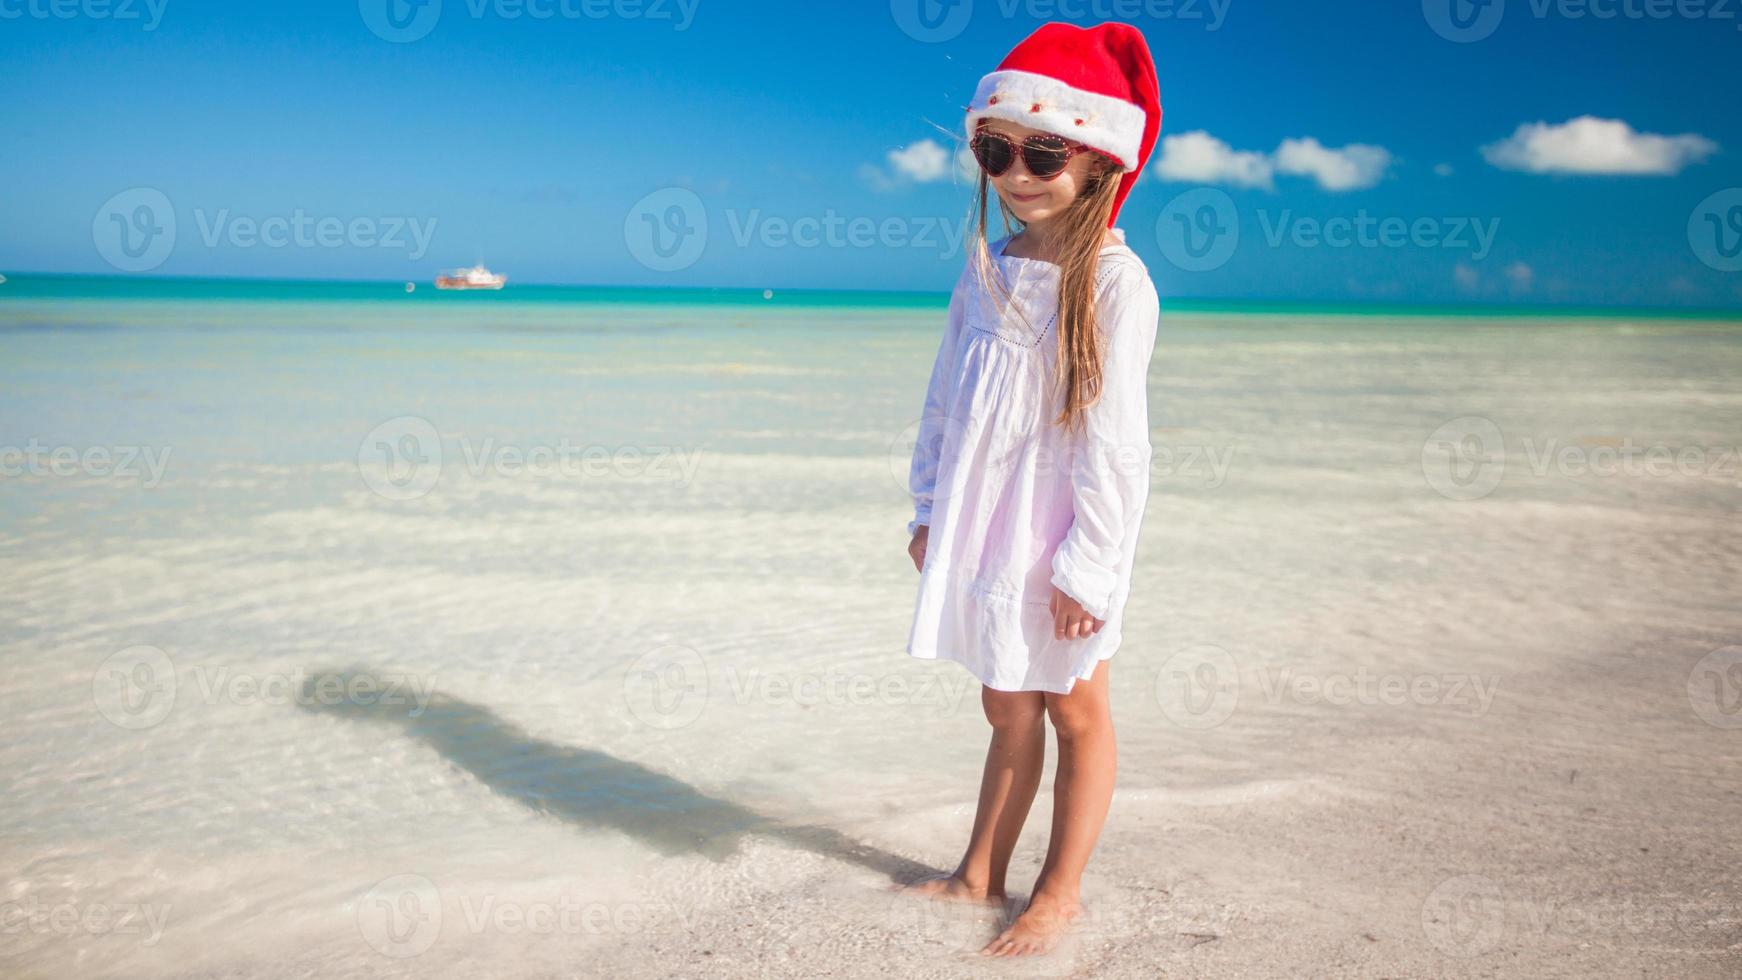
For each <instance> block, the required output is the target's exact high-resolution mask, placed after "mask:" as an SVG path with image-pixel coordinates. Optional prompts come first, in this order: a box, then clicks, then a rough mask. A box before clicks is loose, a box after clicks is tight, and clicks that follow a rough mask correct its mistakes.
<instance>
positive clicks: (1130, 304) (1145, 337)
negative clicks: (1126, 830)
mask: <svg viewBox="0 0 1742 980" xmlns="http://www.w3.org/2000/svg"><path fill="white" fill-rule="evenodd" d="M1113 234H1114V236H1115V237H1116V238H1117V239H1118V242H1119V243H1118V244H1116V245H1108V246H1106V247H1105V248H1103V249H1102V251H1101V255H1100V264H1099V270H1098V272H1097V275H1096V295H1095V308H1096V316H1097V319H1098V320H1099V324H1100V328H1101V331H1102V334H1101V336H1102V343H1101V350H1102V357H1103V359H1104V360H1103V366H1102V388H1101V397H1100V400H1099V401H1098V402H1096V404H1095V405H1094V406H1093V407H1091V408H1090V409H1089V410H1088V412H1087V415H1086V422H1087V425H1086V429H1081V430H1078V431H1075V432H1073V433H1071V434H1070V436H1069V437H1066V436H1065V435H1064V433H1063V431H1062V430H1061V429H1060V428H1059V426H1057V425H1055V424H1053V422H1052V420H1053V419H1054V418H1056V417H1057V416H1058V413H1059V410H1060V408H1061V407H1062V405H1063V396H1062V393H1055V392H1052V391H1051V390H1050V387H1049V385H1048V377H1049V372H1050V371H1051V369H1052V365H1053V362H1054V361H1055V360H1057V357H1058V350H1057V343H1058V338H1057V335H1056V332H1055V328H1056V326H1057V324H1056V318H1057V314H1058V273H1059V268H1058V266H1056V265H1053V264H1052V263H1050V262H1046V261H1043V260H1040V259H1030V258H1023V257H1021V256H1011V255H1005V254H1003V253H1004V247H1005V245H1007V244H1008V243H1009V241H1010V238H1009V236H1006V237H1005V238H1002V239H999V240H998V241H997V242H994V243H992V244H991V246H990V248H991V252H992V256H993V263H994V265H995V266H996V267H997V269H998V270H999V272H1000V274H1001V275H1003V276H1004V277H1005V282H1006V283H1007V285H1008V286H1009V288H1010V294H1011V299H1010V302H1009V305H1010V306H1011V307H1014V308H1015V309H1007V310H1003V311H1001V310H1000V309H999V308H998V306H999V298H998V296H997V295H996V294H988V292H987V291H986V290H985V289H984V288H981V285H982V284H980V283H979V282H978V278H977V277H976V276H975V275H974V274H973V271H972V270H973V266H972V263H969V264H968V265H967V267H966V268H965V269H964V270H963V272H962V275H961V278H960V279H958V280H957V282H956V287H955V290H954V292H953V294H952V295H951V297H950V312H949V319H948V325H947V326H946V328H945V331H944V337H943V341H942V343H941V344H940V345H939V346H938V353H937V360H936V362H935V363H934V364H933V366H932V373H931V381H930V383H929V385H928V386H927V390H926V396H925V410H924V413H923V416H922V418H921V421H920V427H919V436H918V439H917V441H916V445H915V448H914V455H913V463H912V467H911V469H910V472H909V488H910V489H911V491H912V493H913V499H914V519H913V521H911V522H910V523H909V524H908V533H909V534H910V535H911V534H912V533H913V532H914V530H915V529H916V528H917V527H918V526H919V525H922V524H923V525H927V526H929V527H930V529H931V530H930V534H929V537H928V539H927V547H926V556H925V563H924V568H923V569H922V570H921V572H920V580H919V597H918V600H917V603H916V605H915V609H914V618H913V628H912V631H911V633H910V634H909V636H908V641H907V652H908V653H910V654H912V655H913V656H915V657H921V658H924V659H944V660H954V661H956V662H957V663H960V664H962V665H963V666H964V667H966V668H968V670H969V671H970V672H972V673H973V675H974V676H975V677H977V678H979V680H980V683H982V684H984V685H986V686H987V687H989V688H992V689H994V690H998V691H1050V692H1053V693H1057V694H1068V693H1070V691H1071V688H1072V687H1073V686H1074V685H1075V684H1076V682H1077V681H1078V680H1079V679H1082V680H1086V679H1088V678H1089V677H1090V676H1092V675H1093V674H1094V671H1095V667H1096V665H1097V664H1099V663H1100V662H1101V661H1102V660H1105V659H1107V658H1109V657H1111V656H1113V654H1114V652H1115V651H1116V650H1118V648H1119V642H1120V638H1121V630H1122V628H1123V626H1124V610H1125V600H1126V597H1127V596H1128V595H1129V594H1130V591H1131V565H1132V560H1133V558H1134V557H1135V556H1136V553H1137V536H1138V530H1139V527H1140V525H1141V524H1142V522H1143V512H1144V507H1145V505H1146V504H1147V502H1148V498H1149V464H1150V458H1151V446H1150V441H1149V404H1148V397H1147V387H1148V385H1147V381H1148V375H1149V359H1150V354H1151V353H1152V352H1153V351H1154V349H1155V333H1156V326H1157V323H1158V322H1159V320H1160V317H1161V303H1160V300H1159V299H1158V297H1157V295H1156V291H1155V284H1154V283H1152V282H1151V281H1150V278H1149V270H1148V269H1147V268H1145V266H1144V265H1143V261H1142V260H1141V259H1139V258H1138V257H1137V254H1136V253H1135V252H1133V251H1132V250H1131V249H1130V248H1129V247H1128V246H1127V245H1125V244H1124V242H1125V235H1124V232H1123V231H1122V230H1120V229H1114V230H1113ZM1018 311H1020V313H1021V315H1018ZM1055 585H1056V586H1058V588H1059V589H1061V590H1062V591H1064V592H1065V593H1066V594H1067V595H1070V596H1071V597H1072V598H1074V599H1076V600H1077V601H1078V602H1080V603H1081V604H1082V606H1083V608H1084V609H1085V610H1086V611H1087V612H1088V613H1089V614H1090V615H1092V616H1094V617H1095V618H1097V619H1100V620H1103V621H1105V623H1106V625H1105V626H1103V627H1102V629H1101V631H1100V632H1099V633H1096V634H1095V635H1093V636H1090V637H1086V638H1080V639H1069V640H1058V639H1054V636H1053V617H1052V614H1051V612H1050V611H1049V610H1048V603H1049V601H1050V599H1051V596H1052V587H1053V586H1055Z"/></svg>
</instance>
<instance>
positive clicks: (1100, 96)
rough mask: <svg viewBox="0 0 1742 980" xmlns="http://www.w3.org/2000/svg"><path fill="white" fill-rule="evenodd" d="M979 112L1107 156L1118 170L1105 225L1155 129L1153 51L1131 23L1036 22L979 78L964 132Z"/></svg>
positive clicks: (1157, 102)
mask: <svg viewBox="0 0 1742 980" xmlns="http://www.w3.org/2000/svg"><path fill="white" fill-rule="evenodd" d="M982 119H1004V120H1007V121H1009V122H1013V123H1019V124H1021V125H1023V126H1027V127H1029V128H1031V129H1039V130H1044V131H1046V132H1049V133H1054V134H1057V135H1059V136H1063V137H1064V138H1066V139H1069V140H1075V141H1076V142H1078V143H1083V144H1085V145H1087V146H1090V147H1093V148H1094V149H1097V150H1100V151H1101V152H1102V153H1105V154H1106V155H1108V156H1110V157H1112V158H1113V160H1114V161H1115V162H1116V163H1118V165H1119V166H1120V168H1122V169H1123V170H1124V171H1125V175H1124V176H1123V177H1121V178H1120V179H1119V191H1118V193H1117V194H1116V195H1115V196H1114V198H1113V214H1112V216H1110V217H1109V218H1108V219H1107V227H1109V228H1111V227H1112V226H1113V221H1114V219H1116V218H1118V216H1119V208H1120V207H1121V206H1123V205H1124V203H1125V198H1126V195H1128V194H1130V193H1131V185H1132V184H1135V183H1136V182H1137V175H1138V174H1139V173H1141V172H1142V170H1143V165H1144V164H1146V163H1148V162H1149V153H1150V151H1151V150H1153V149H1154V148H1155V138H1156V136H1157V135H1158V134H1159V133H1160V132H1161V93H1160V91H1159V88H1158V86H1157V84H1156V80H1155V59H1153V58H1151V57H1150V55H1149V45H1148V43H1147V42H1145V41H1144V40H1143V34H1142V32H1140V31H1138V30H1137V28H1135V27H1132V26H1131V25H1130V24H1122V23H1117V22H1108V23H1105V24H1096V25H1095V26H1094V27H1077V26H1076V25H1074V24H1061V23H1050V24H1042V25H1041V26H1040V28H1039V29H1038V30H1036V31H1035V32H1034V33H1033V34H1030V35H1029V36H1028V37H1026V38H1024V39H1023V41H1022V43H1021V44H1018V45H1017V46H1016V47H1015V48H1013V49H1012V50H1011V52H1010V53H1009V54H1007V55H1005V56H1004V60H1003V61H1002V62H1000V63H999V64H998V68H997V70H996V71H994V72H992V73H991V74H990V75H987V76H985V77H984V78H982V79H980V85H979V87H978V88H976V89H975V90H974V101H973V102H972V103H971V104H969V106H968V125H967V131H968V138H969V139H972V138H973V136H974V129H975V127H977V126H978V125H979V124H980V121H981V120H982Z"/></svg>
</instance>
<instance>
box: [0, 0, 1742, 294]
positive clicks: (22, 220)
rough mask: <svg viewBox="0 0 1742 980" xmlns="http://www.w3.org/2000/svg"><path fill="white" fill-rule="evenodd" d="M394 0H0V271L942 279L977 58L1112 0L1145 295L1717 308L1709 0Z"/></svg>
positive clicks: (1732, 10)
mask: <svg viewBox="0 0 1742 980" xmlns="http://www.w3.org/2000/svg"><path fill="white" fill-rule="evenodd" d="M389 2H392V3H395V4H402V3H404V2H405V0H360V2H359V0H301V2H296V3H289V2H284V3H271V2H257V3H256V2H250V3H235V2H227V0H0V81H3V82H4V85H5V91H6V92H7V98H6V99H4V100H3V101H0V132H4V133H5V134H6V136H5V143H6V149H5V152H4V153H3V154H0V186H3V187H4V188H5V192H4V195H3V196H0V271H6V272H29V271H38V272H71V273H115V272H116V271H118V270H120V271H129V272H131V271H133V268H132V267H138V271H139V272H141V273H148V274H156V275H212V276H247V277H282V278H346V279H407V280H417V281H427V280H428V279H429V278H430V277H431V276H433V275H434V274H435V273H436V272H437V271H439V270H442V269H446V268H451V267H454V266H458V265H467V264H470V263H472V262H473V261H475V260H480V259H482V260H485V261H487V262H489V263H490V264H491V265H492V266H493V267H495V268H497V269H498V270H499V271H503V272H506V273H508V274H509V275H510V276H511V277H512V278H513V280H514V281H520V282H551V283H601V284H605V283H621V284H636V285H658V284H670V285H700V286H748V287H771V288H793V287H824V288H826V287H838V288H866V289H922V290H943V289H947V288H948V287H949V285H950V283H951V282H953V280H954V278H955V276H956V274H957V272H958V271H959V270H960V266H961V262H962V253H961V249H960V247H959V245H957V244H956V241H957V237H958V236H959V234H960V230H961V223H962V220H963V218H964V216H965V214H966V212H967V207H968V203H969V201H968V190H969V186H968V185H967V184H966V183H965V182H964V181H962V180H961V178H960V177H958V176H957V170H956V164H955V161H954V160H953V159H952V155H953V153H954V151H955V149H956V147H954V146H953V145H951V144H950V142H949V139H950V137H949V135H948V134H949V132H950V131H952V130H953V129H954V128H955V127H958V126H959V125H960V122H961V107H962V106H964V105H965V104H966V103H967V101H968V99H969V98H970V97H971V95H972V93H973V89H974V84H975V82H976V81H977V80H978V78H979V76H980V75H981V74H983V73H985V72H987V71H990V70H992V69H993V68H994V67H995V65H996V64H997V62H998V60H999V59H1000V58H1001V57H1002V56H1003V55H1004V53H1005V52H1006V51H1008V50H1009V48H1010V47H1011V46H1012V45H1014V44H1015V43H1016V42H1017V41H1019V40H1020V39H1021V38H1023V37H1024V36H1026V35H1027V34H1028V33H1029V32H1030V31H1032V30H1033V29H1034V28H1035V27H1037V26H1038V25H1039V24H1041V23H1043V22H1045V21H1047V20H1068V21H1072V22H1074V23H1079V24H1084V25H1087V24H1091V23H1095V22H1097V21H1100V20H1106V19H1120V20H1127V21H1129V22H1131V23H1134V24H1135V25H1136V26H1138V27H1139V28H1140V29H1141V30H1143V32H1144V34H1145V35H1146V37H1147V38H1148V40H1149V43H1150V47H1151V50H1152V51H1153V53H1154V54H1155V57H1156V61H1157V65H1158V71H1159V75H1160V79H1161V87H1162V97H1163V102H1164V105H1165V110H1166V115H1165V121H1164V123H1163V137H1164V139H1169V140H1170V142H1169V144H1168V145H1167V146H1166V147H1165V148H1164V147H1158V148H1157V151H1156V154H1155V157H1154V158H1153V159H1152V161H1151V165H1150V172H1148V173H1146V175H1145V177H1144V179H1143V180H1142V182H1141V183H1140V184H1139V185H1138V187H1137V189H1136V190H1135V191H1134V192H1133V194H1132V196H1131V199H1130V201H1129V202H1128V203H1127V204H1126V206H1125V209H1124V211H1123V213H1122V216H1121V220H1120V226H1121V227H1123V228H1124V229H1125V230H1126V232H1127V235H1128V240H1129V241H1130V242H1131V244H1132V245H1133V247H1134V248H1136V249H1137V251H1138V252H1139V254H1140V255H1142V256H1143V258H1144V259H1145V261H1146V262H1147V263H1148V264H1149V266H1150V269H1151V271H1152V273H1153V274H1154V276H1155V278H1156V281H1157V284H1158V286H1159V287H1160V288H1161V291H1162V293H1163V295H1164V296H1179V297H1226V298H1260V299H1276V300H1319V301H1332V302H1337V301H1349V300H1356V301H1359V300H1379V301H1387V302H1392V301H1406V302H1407V301H1413V302H1458V301H1483V302H1558V303H1581V304H1584V303H1591V304H1623V305H1632V304H1664V305H1707V306H1742V271H1736V269H1735V267H1736V266H1737V265H1738V264H1742V260H1738V259H1737V258H1736V257H1735V256H1734V255H1733V250H1734V249H1735V247H1736V246H1737V243H1738V241H1739V240H1742V191H1733V192H1731V193H1729V194H1726V193H1725V192H1726V191H1732V189H1735V188H1742V113H1738V112H1737V111H1736V110H1735V102H1734V93H1735V92H1736V90H1737V66H1738V65H1742V4H1737V3H1734V2H1732V3H1727V4H1723V5H1719V4H1718V3H1717V0H1711V2H1710V3H1699V4H1696V3H1695V2H1694V0H1682V3H1683V6H1682V7H1680V8H1677V7H1676V6H1675V4H1674V3H1667V2H1664V0H1595V2H1594V3H1590V2H1586V0H1556V2H1553V3H1550V2H1549V0H1493V2H1492V3H1491V4H1490V5H1489V6H1488V7H1485V8H1472V7H1468V6H1467V5H1466V4H1467V0H1446V2H1445V3H1444V4H1439V6H1440V7H1445V6H1446V4H1450V3H1454V2H1455V3H1457V4H1458V5H1459V8H1460V10H1461V12H1462V13H1463V14H1465V15H1467V16H1465V17H1464V18H1463V19H1460V20H1457V21H1453V20H1449V19H1447V18H1448V13H1447V11H1445V10H1439V11H1438V12H1437V13H1436V4H1438V3H1439V0H1427V2H1426V3H1425V4H1424V3H1423V2H1419V0H1399V2H1396V3H1371V2H1359V3H1357V2H1344V3H1325V4H1318V3H1311V4H1309V3H1299V2H1285V0H1215V2H1214V3H1211V2H1210V0H1195V2H1192V0H1174V2H1169V0H1153V2H1143V0H1131V2H1128V3H1119V2H1115V0H1098V2H1091V0H1080V2H1071V0H1065V2H1062V3H1061V2H1043V0H1030V2H1016V0H972V2H971V3H970V2H966V0H962V2H957V3H955V4H953V5H944V6H938V5H936V4H935V0H911V2H910V0H894V2H892V3H891V2H877V0H870V2H864V3H855V4H814V3H803V4H801V3H785V2H769V0H756V2H750V0H744V2H737V3H725V2H715V0H585V2H583V0H441V2H440V3H433V2H426V4H425V6H424V7H423V8H422V9H421V10H419V9H418V8H414V7H405V8H402V9H401V10H400V11H399V12H400V13H402V14H405V15H407V18H409V19H403V20H400V21H391V20H388V19H386V13H387V11H386V10H385V7H386V5H387V4H388V3H389ZM921 2H923V3H925V4H927V6H926V7H925V8H923V9H922V8H921V7H920V6H919V4H920V3H921ZM1666 8H1667V11H1668V13H1669V14H1670V16H1667V17H1666V16H1658V15H1655V14H1661V13H1662V12H1664V11H1665V9H1666ZM1678 9H1679V10H1680V11H1681V13H1679V14H1678V13H1676V10H1678ZM1495 11H1498V12H1499V15H1500V16H1499V19H1498V20H1497V21H1496V20H1495V19H1494V17H1495ZM1598 12H1601V13H1607V14H1610V15H1611V16H1604V17H1599V16H1597V15H1596V14H1597V13H1598ZM534 13H542V14H548V15H549V16H533V14H534ZM922 13H929V14H930V15H931V17H930V19H924V18H922V16H921V14H922ZM1694 14H1697V16H1696V15H1694ZM418 17H422V18H423V19H421V20H419V19H418ZM395 23H399V24H402V25H405V26H403V27H395V26H394V24H395ZM1456 25H1468V26H1463V27H1460V26H1456ZM383 35H386V37H384V36H383ZM1453 38H1461V39H1462V40H1461V41H1460V40H1455V39H1453ZM1534 124H1543V125H1542V126H1541V128H1539V129H1531V130H1523V131H1521V130H1520V127H1523V126H1529V125H1534ZM927 140H930V141H932V144H927V143H926V142H925V141H927ZM934 144H935V145H934ZM1484 148H1487V150H1486V152H1485V151H1484ZM892 152H896V153H897V155H896V156H894V157H892V156H891V153H892ZM1169 178H1171V179H1169ZM142 195H145V196H142ZM1181 195H1187V196H1185V197H1183V198H1182V197H1181ZM141 202H144V203H145V205H146V206H147V208H148V209H149V210H148V211H147V212H146V213H145V214H144V215H143V218H142V220H143V221H144V223H143V224H140V225H138V226H137V231H135V230H133V229H130V228H129V227H128V226H129V223H130V222H132V221H133V220H134V219H135V218H136V217H141V215H140V210H139V209H140V207H141ZM164 210H167V211H168V212H169V215H168V217H169V219H170V220H172V221H173V224H174V235H173V239H171V238H169V237H168V236H166V235H165V234H163V233H164V231H165V228H166V226H165V224H164V223H163V222H162V220H160V219H162V218H163V217H164V215H162V214H161V212H162V211H164ZM1339 219H1341V221H1343V222H1347V223H1348V224H1347V225H1346V226H1345V225H1339V224H1338V220H1339ZM1358 221H1363V222H1365V223H1366V224H1367V227H1368V228H1369V237H1368V239H1367V240H1365V242H1363V241H1352V242H1351V243H1350V244H1347V245H1346V246H1344V247H1336V246H1334V245H1332V244H1329V243H1327V242H1326V241H1325V240H1324V238H1325V236H1326V234H1329V235H1330V236H1331V237H1332V238H1334V239H1336V240H1338V241H1342V240H1343V239H1342V238H1339V237H1337V233H1338V231H1339V230H1347V231H1350V232H1351V233H1352V232H1353V230H1354V229H1355V228H1356V222H1358ZM323 222H324V230H323V224H322V223H323ZM703 222H705V224H706V231H705V234H703V233H702V231H701V225H702V223H703ZM1182 222H1183V223H1182ZM1387 222H1389V227H1390V229H1391V234H1390V235H1389V237H1387V236H1385V235H1382V234H1381V233H1382V232H1383V231H1384V230H1385V228H1386V224H1385V223H1387ZM831 224H832V226H833V229H834V230H833V232H832V233H831V232H830V230H829V229H830V227H831ZM299 227H300V229H301V230H300V231H299V230H297V229H298V228H299ZM1232 227H1237V228H1238V230H1239V236H1238V244H1237V245H1233V244H1230V243H1229V242H1230V237H1229V236H1228V234H1227V232H1228V230H1229V229H1230V228H1232ZM1194 228H1195V229H1200V230H1201V231H1202V234H1204V235H1214V236H1219V237H1218V238H1216V241H1219V242H1220V243H1222V247H1221V248H1220V249H1219V250H1218V249H1217V248H1214V247H1210V246H1212V245H1214V244H1215V242H1212V240H1211V239H1210V238H1204V239H1202V240H1201V241H1197V242H1196V243H1195V244H1193V245H1192V246H1191V247H1190V248H1187V249H1186V250H1185V251H1182V247H1183V246H1184V245H1185V242H1184V238H1183V237H1182V236H1186V235H1188V234H1194V235H1195V234H1198V233H1199V232H1196V231H1192V229H1194ZM656 229H658V230H657V231H656ZM1403 229H1409V231H1408V233H1407V234H1404V233H1403ZM124 230H125V233H126V234H128V235H130V236H131V235H134V234H137V235H141V236H143V235H146V234H148V233H153V234H155V235H156V238H155V241H156V242H158V243H160V244H161V243H165V242H169V243H170V244H169V246H168V247H167V250H163V249H161V248H160V249H159V251H158V252H157V253H151V252H149V251H147V252H146V253H145V254H144V255H142V256H141V255H132V256H130V257H129V256H128V255H121V256H119V257H118V256H117V253H116V251H115V248H116V242H117V241H118V239H117V237H116V236H118V235H121V234H122V233H123V231H124ZM813 231H814V232H815V233H816V234H814V235H811V234H809V233H810V232H813ZM263 233H264V234H265V236H266V238H268V239H270V240H271V241H272V242H275V243H276V245H277V247H274V246H273V245H270V244H267V243H265V242H263V241H261V240H260V239H261V236H262V234H263ZM667 234H669V235H671V236H675V237H663V238H658V239H657V240H658V241H661V242H664V243H665V245H666V246H670V248H667V247H665V246H658V247H655V246H654V244H653V243H654V241H655V236H660V235H667ZM129 241H132V242H133V243H134V247H136V248H143V246H144V243H145V241H146V240H145V239H144V238H139V239H137V240H135V239H131V238H130V239H129ZM650 248H651V249H653V250H652V251H650Z"/></svg>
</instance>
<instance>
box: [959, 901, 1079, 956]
mask: <svg viewBox="0 0 1742 980" xmlns="http://www.w3.org/2000/svg"><path fill="white" fill-rule="evenodd" d="M1082 912H1083V906H1082V903H1081V902H1078V901H1076V900H1074V899H1072V900H1066V899H1058V898H1053V897H1052V896H1050V895H1048V894H1046V893H1045V892H1037V893H1035V895H1034V897H1033V898H1031V899H1029V900H1028V908H1027V909H1025V910H1024V911H1023V913H1022V914H1021V915H1019V916H1017V918H1016V921H1015V922H1012V923H1011V924H1010V928H1008V929H1006V930H1004V931H1003V932H1002V933H1000V934H999V935H998V938H997V939H994V940H992V941H991V942H990V943H987V944H986V948H985V949H982V950H981V951H980V953H981V954H982V955H985V956H1035V955H1039V954H1041V953H1048V952H1051V951H1052V949H1053V947H1054V946H1057V945H1058V942H1059V940H1060V939H1062V938H1063V937H1064V934H1065V930H1066V928H1068V927H1069V926H1070V924H1071V922H1073V921H1074V920H1075V919H1076V918H1077V916H1079V915H1081V914H1082Z"/></svg>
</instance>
